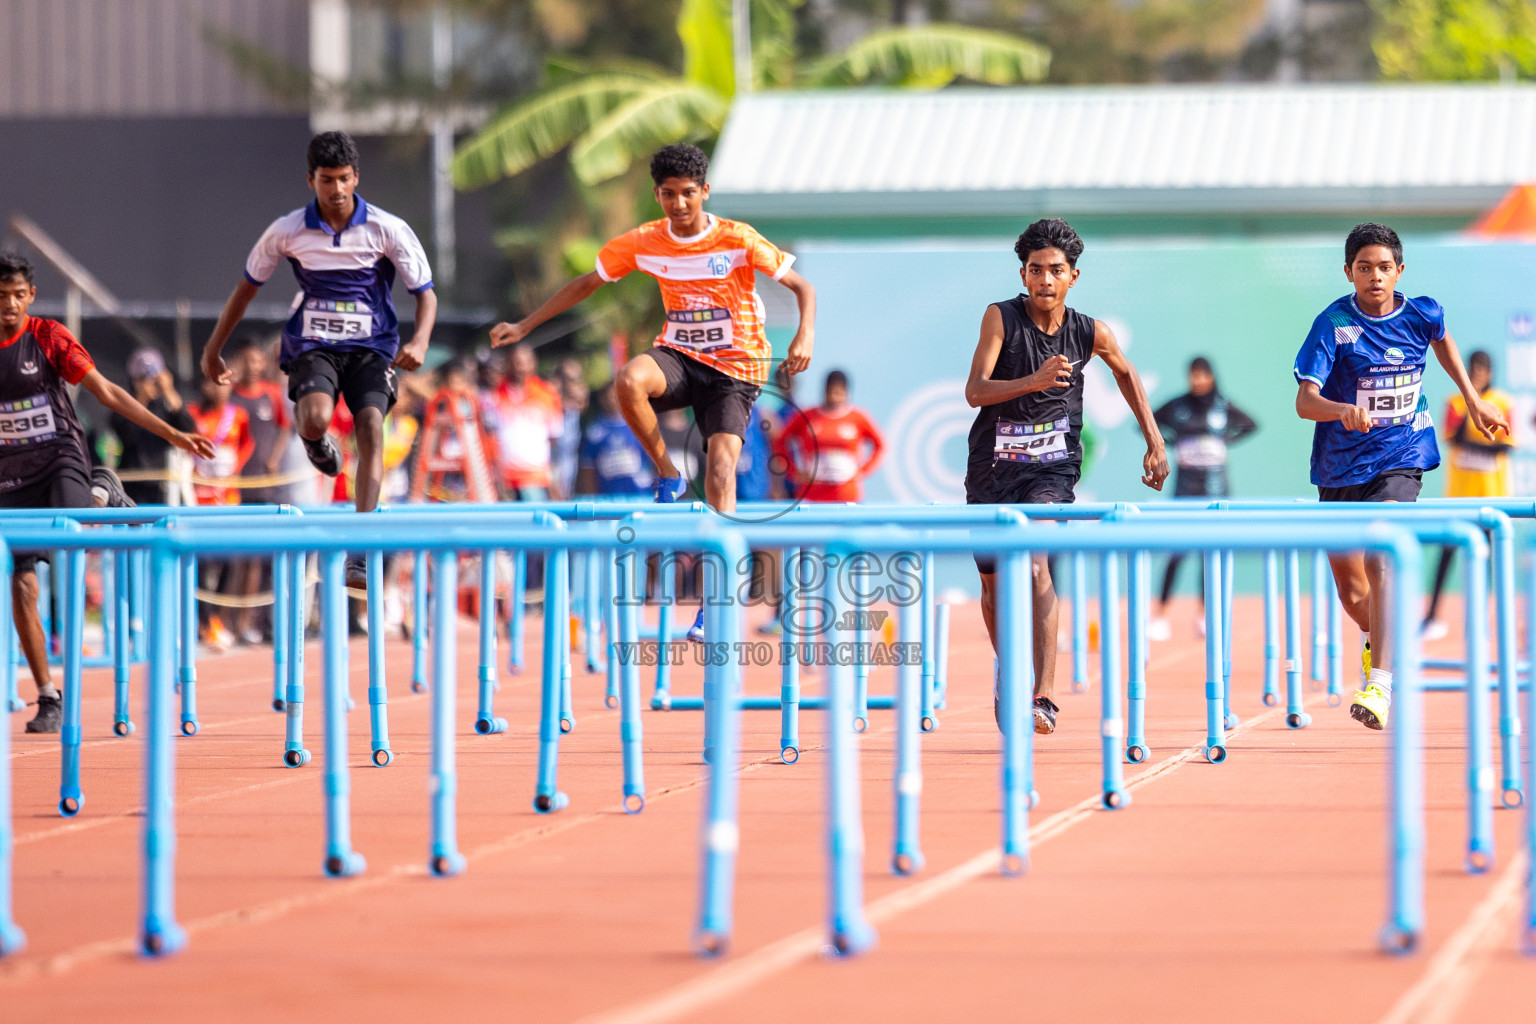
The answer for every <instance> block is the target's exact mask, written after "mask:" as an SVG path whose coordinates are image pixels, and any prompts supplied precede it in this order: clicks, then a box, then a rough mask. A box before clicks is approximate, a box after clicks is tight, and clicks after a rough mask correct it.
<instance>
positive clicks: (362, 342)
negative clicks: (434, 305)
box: [245, 196, 432, 370]
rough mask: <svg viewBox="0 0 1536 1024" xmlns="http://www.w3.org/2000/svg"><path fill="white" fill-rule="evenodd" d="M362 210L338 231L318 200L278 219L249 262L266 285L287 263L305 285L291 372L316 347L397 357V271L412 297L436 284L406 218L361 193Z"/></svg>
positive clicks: (248, 269) (288, 349) (287, 342)
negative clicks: (322, 213)
mask: <svg viewBox="0 0 1536 1024" xmlns="http://www.w3.org/2000/svg"><path fill="white" fill-rule="evenodd" d="M355 198H356V200H357V209H356V210H354V211H353V213H352V219H351V220H350V221H348V222H347V226H346V227H345V228H343V229H342V230H341V231H340V232H339V233H338V232H335V231H332V230H331V226H330V225H329V224H327V223H326V222H325V220H324V219H323V218H321V216H320V209H319V207H318V205H317V204H316V203H314V202H311V203H310V204H309V205H308V206H305V207H303V208H302V209H298V210H294V211H293V212H292V213H290V214H288V215H286V216H283V217H279V218H278V219H277V220H275V221H273V222H272V226H271V227H269V228H267V230H266V231H265V232H264V233H263V234H262V236H261V238H260V239H259V240H258V241H257V242H256V247H255V248H254V249H252V250H251V255H250V258H249V259H247V260H246V261H245V277H246V280H248V281H250V282H251V283H252V284H254V285H256V286H257V287H260V286H261V285H263V284H265V283H266V282H267V280H268V278H270V277H271V276H272V274H273V272H274V271H276V270H277V267H278V264H279V263H281V262H282V261H283V260H285V259H286V260H287V261H288V263H289V264H290V265H291V266H292V267H293V276H294V277H296V278H298V280H299V287H300V288H302V289H303V290H304V294H303V297H302V299H301V300H300V302H299V306H298V308H297V309H295V310H294V313H293V316H292V317H291V318H290V319H289V321H288V323H287V325H286V326H285V327H284V328H283V349H282V353H281V355H280V356H279V357H278V365H279V366H281V367H283V369H285V370H286V369H287V367H288V364H290V363H291V362H292V361H293V360H294V359H295V358H296V357H298V356H299V355H300V354H301V353H304V352H308V351H309V350H311V349H316V348H335V349H357V348H363V349H372V350H374V351H376V352H378V353H379V354H380V355H382V356H384V357H385V358H389V359H393V358H394V355H395V351H396V350H397V349H398V348H399V347H400V321H399V319H398V318H397V317H396V316H395V301H394V299H393V298H392V297H391V295H390V286H391V285H393V284H394V282H395V275H396V274H397V273H398V274H399V275H400V280H401V282H402V283H404V285H405V287H406V288H407V289H408V290H409V291H410V292H411V294H412V295H415V294H418V293H420V292H423V291H426V290H427V289H428V288H431V287H432V268H431V267H430V266H428V264H427V254H426V252H425V250H423V249H422V247H421V242H420V241H418V240H417V238H416V232H414V231H412V230H411V226H410V225H409V224H407V223H406V222H405V221H403V220H401V219H400V218H399V217H396V216H395V215H394V214H392V213H386V212H385V211H383V210H381V209H379V208H378V207H377V206H370V205H368V203H366V202H364V200H363V197H362V196H356V197H355Z"/></svg>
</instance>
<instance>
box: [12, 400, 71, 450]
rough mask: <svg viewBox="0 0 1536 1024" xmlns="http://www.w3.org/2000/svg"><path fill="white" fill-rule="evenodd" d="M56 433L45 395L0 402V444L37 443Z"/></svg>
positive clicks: (49, 405)
mask: <svg viewBox="0 0 1536 1024" xmlns="http://www.w3.org/2000/svg"><path fill="white" fill-rule="evenodd" d="M57 433H58V428H57V427H56V426H55V425H54V422H53V405H52V404H51V403H50V402H49V401H48V396H47V395H33V396H32V397H31V398H23V399H21V400H20V401H17V402H0V445H24V444H37V443H38V442H39V441H47V440H51V439H52V438H53V437H54V435H56V434H57Z"/></svg>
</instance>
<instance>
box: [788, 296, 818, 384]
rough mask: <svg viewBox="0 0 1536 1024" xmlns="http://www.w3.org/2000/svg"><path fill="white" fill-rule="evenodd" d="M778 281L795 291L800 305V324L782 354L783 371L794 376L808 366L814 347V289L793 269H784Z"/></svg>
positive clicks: (796, 299)
mask: <svg viewBox="0 0 1536 1024" xmlns="http://www.w3.org/2000/svg"><path fill="white" fill-rule="evenodd" d="M779 283H780V284H782V285H783V286H784V287H785V288H788V289H789V290H790V291H792V292H794V293H795V303H796V304H797V305H798V306H799V307H800V326H799V327H798V328H796V330H795V336H794V338H793V339H792V340H791V341H790V343H789V352H788V353H786V354H785V356H784V372H785V373H787V374H789V375H790V376H794V375H795V374H797V373H801V372H803V371H804V370H806V369H807V368H809V367H810V365H811V349H813V348H815V347H816V289H815V288H812V287H811V282H809V281H807V280H806V279H805V278H803V277H801V276H800V275H799V274H798V273H796V272H795V271H793V270H790V271H786V272H785V274H784V276H783V277H781V278H780V279H779Z"/></svg>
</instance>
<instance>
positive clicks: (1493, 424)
mask: <svg viewBox="0 0 1536 1024" xmlns="http://www.w3.org/2000/svg"><path fill="white" fill-rule="evenodd" d="M1467 417H1468V418H1469V419H1470V420H1471V421H1472V425H1473V426H1474V427H1476V428H1477V429H1478V431H1479V432H1480V433H1481V434H1482V435H1483V436H1484V437H1486V438H1487V439H1488V440H1490V441H1492V440H1495V437H1494V435H1495V434H1496V433H1497V432H1498V431H1500V430H1502V431H1504V436H1505V437H1508V436H1509V421H1508V420H1506V419H1505V418H1504V416H1503V414H1502V413H1500V412H1499V407H1498V406H1496V405H1494V404H1493V403H1492V402H1489V401H1485V400H1483V399H1481V398H1478V399H1474V400H1473V401H1472V402H1470V403H1469V404H1468V405H1467Z"/></svg>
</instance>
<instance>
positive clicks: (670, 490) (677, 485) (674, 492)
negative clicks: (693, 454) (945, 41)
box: [656, 476, 688, 505]
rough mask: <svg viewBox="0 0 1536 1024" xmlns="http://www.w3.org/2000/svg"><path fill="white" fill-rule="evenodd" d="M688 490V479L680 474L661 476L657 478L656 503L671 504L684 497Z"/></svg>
mask: <svg viewBox="0 0 1536 1024" xmlns="http://www.w3.org/2000/svg"><path fill="white" fill-rule="evenodd" d="M687 490H688V481H686V480H684V479H683V478H682V477H680V476H659V477H657V478H656V504H658V505H670V504H672V503H673V502H675V501H677V499H678V498H680V497H682V496H683V494H684V492H686V491H687Z"/></svg>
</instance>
